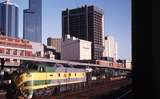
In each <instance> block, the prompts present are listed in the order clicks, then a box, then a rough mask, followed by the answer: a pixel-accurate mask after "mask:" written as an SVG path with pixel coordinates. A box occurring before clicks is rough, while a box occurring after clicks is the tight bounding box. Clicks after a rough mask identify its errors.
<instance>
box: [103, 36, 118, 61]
mask: <svg viewBox="0 0 160 99" xmlns="http://www.w3.org/2000/svg"><path fill="white" fill-rule="evenodd" d="M117 46H118V45H117V42H116V41H115V39H114V37H113V36H106V37H105V38H104V51H103V57H112V58H114V60H117V55H118V49H117Z"/></svg>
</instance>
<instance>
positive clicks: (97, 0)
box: [0, 0, 131, 58]
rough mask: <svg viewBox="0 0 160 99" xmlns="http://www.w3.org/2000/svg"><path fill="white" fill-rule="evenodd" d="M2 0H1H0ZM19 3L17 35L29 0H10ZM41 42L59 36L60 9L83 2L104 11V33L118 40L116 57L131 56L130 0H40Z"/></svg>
mask: <svg viewBox="0 0 160 99" xmlns="http://www.w3.org/2000/svg"><path fill="white" fill-rule="evenodd" d="M0 1H3V0H0ZM11 1H12V2H14V3H16V4H17V5H19V9H20V10H19V13H20V16H19V17H20V18H19V36H20V37H22V32H23V9H26V8H28V1H29V0H11ZM42 1H43V12H42V13H43V15H42V17H43V20H42V24H43V28H42V31H43V43H44V44H46V40H47V38H48V37H61V11H62V10H65V9H66V8H76V7H80V6H82V5H84V4H87V5H95V6H97V7H100V8H102V9H103V10H104V12H105V34H106V35H112V36H114V37H115V39H116V40H117V42H118V58H130V57H131V0H42Z"/></svg>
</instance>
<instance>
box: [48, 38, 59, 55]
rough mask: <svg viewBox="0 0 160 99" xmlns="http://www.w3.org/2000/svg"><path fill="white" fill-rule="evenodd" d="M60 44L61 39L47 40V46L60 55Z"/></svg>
mask: <svg viewBox="0 0 160 99" xmlns="http://www.w3.org/2000/svg"><path fill="white" fill-rule="evenodd" d="M61 43H62V39H61V38H51V37H49V38H47V45H48V46H52V47H54V48H55V49H56V52H59V53H61Z"/></svg>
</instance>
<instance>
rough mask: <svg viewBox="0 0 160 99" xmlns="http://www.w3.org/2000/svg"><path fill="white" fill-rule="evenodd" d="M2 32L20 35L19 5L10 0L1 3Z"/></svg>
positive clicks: (0, 26) (14, 35) (0, 31)
mask: <svg viewBox="0 0 160 99" xmlns="http://www.w3.org/2000/svg"><path fill="white" fill-rule="evenodd" d="M0 34H1V35H5V36H11V37H18V6H17V5H16V4H14V3H11V2H10V1H9V0H6V1H4V2H2V3H0Z"/></svg>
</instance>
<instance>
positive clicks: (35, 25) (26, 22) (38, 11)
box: [23, 0, 42, 43]
mask: <svg viewBox="0 0 160 99" xmlns="http://www.w3.org/2000/svg"><path fill="white" fill-rule="evenodd" d="M23 33H24V34H23V38H24V39H28V40H30V41H33V42H39V43H41V42H42V0H29V9H25V10H24V11H23Z"/></svg>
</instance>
